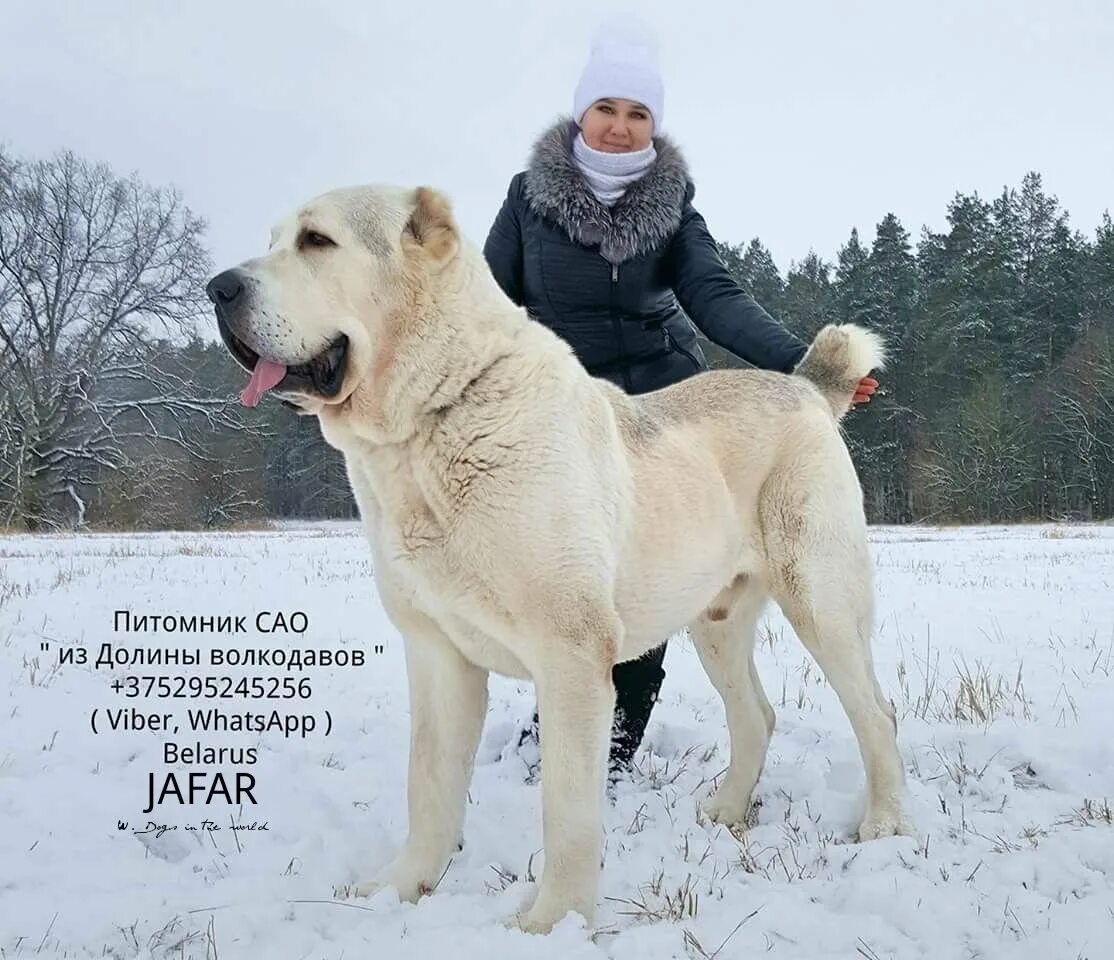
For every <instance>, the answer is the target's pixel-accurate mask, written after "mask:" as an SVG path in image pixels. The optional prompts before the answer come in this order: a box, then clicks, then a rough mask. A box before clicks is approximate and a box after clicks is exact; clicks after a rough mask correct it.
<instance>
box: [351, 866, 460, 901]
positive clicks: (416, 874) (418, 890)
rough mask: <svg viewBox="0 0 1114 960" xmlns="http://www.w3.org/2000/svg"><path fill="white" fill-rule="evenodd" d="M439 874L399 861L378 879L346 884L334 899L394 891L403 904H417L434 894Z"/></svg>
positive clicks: (386, 869)
mask: <svg viewBox="0 0 1114 960" xmlns="http://www.w3.org/2000/svg"><path fill="white" fill-rule="evenodd" d="M439 875H440V874H439V873H438V874H436V875H435V874H434V872H433V871H432V870H423V869H421V868H419V867H415V866H412V865H409V864H407V863H406V862H405V861H403V860H398V861H396V862H395V863H392V864H391V865H390V866H388V867H386V868H385V869H384V870H383V871H382V872H381V873H380V874H379V875H378V876H377V877H375V878H374V879H372V880H365V881H363V882H362V883H355V884H345V885H343V886H339V887H335V888H334V897H336V898H337V899H350V898H352V897H374V896H376V895H377V894H379V893H383V892H385V891H387V890H394V891H395V893H397V894H398V899H399V902H401V903H417V902H418V901H419V900H420V899H421V898H422V897H425V896H428V895H429V894H431V893H433V889H434V887H436V886H437V880H438V877H439Z"/></svg>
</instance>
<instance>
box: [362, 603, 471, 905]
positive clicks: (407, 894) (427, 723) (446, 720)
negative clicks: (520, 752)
mask: <svg viewBox="0 0 1114 960" xmlns="http://www.w3.org/2000/svg"><path fill="white" fill-rule="evenodd" d="M401 628H402V629H403V630H404V636H405V639H406V673H407V678H408V683H409V688H410V770H409V780H408V785H407V806H408V812H409V832H408V835H407V838H406V843H405V844H404V846H403V848H402V851H401V852H400V853H399V855H398V857H397V858H396V859H395V860H394V861H392V862H391V863H390V864H389V865H388V866H387V867H386V868H385V869H384V870H383V871H382V873H381V874H380V875H379V877H377V878H376V879H375V880H374V881H371V882H369V883H362V884H360V885H359V886H358V887H357V894H358V895H359V896H367V895H368V894H369V893H372V892H373V891H375V890H377V889H379V888H380V887H383V886H388V885H389V886H392V887H394V888H395V889H396V890H397V891H398V895H399V899H401V900H409V901H415V900H417V899H418V898H419V897H421V896H423V895H424V894H427V893H430V892H431V891H432V890H433V888H434V886H436V884H437V881H438V880H439V879H440V878H441V875H442V873H443V872H444V870H445V868H446V866H447V864H448V862H449V858H450V857H451V856H452V855H453V853H454V852H455V851H456V849H457V844H458V842H459V838H460V833H461V827H462V826H463V824H464V810H465V803H466V800H467V794H468V784H469V782H470V781H471V779H472V769H473V763H474V761H475V756H476V748H477V746H478V744H479V740H480V733H481V731H482V729H483V721H484V714H485V713H486V711H487V671H486V670H483V669H481V668H479V667H477V666H475V665H474V664H472V663H470V662H469V661H467V660H465V659H464V657H463V656H462V655H461V653H460V651H459V650H457V648H456V647H455V646H453V644H452V642H451V641H450V640H449V638H448V637H447V636H446V635H445V634H444V633H443V632H442V631H441V629H440V628H439V627H438V626H437V625H436V624H435V623H434V622H433V621H432V620H429V619H428V618H427V617H424V616H422V615H420V614H417V613H415V612H410V613H408V614H407V616H406V618H405V620H404V621H403V623H402V624H401Z"/></svg>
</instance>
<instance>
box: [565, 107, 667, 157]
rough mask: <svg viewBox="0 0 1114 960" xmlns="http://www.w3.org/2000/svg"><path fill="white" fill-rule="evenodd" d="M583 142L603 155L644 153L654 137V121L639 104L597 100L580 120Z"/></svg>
mask: <svg viewBox="0 0 1114 960" xmlns="http://www.w3.org/2000/svg"><path fill="white" fill-rule="evenodd" d="M580 131H581V133H583V134H584V142H585V143H586V144H588V146H590V147H591V148H592V149H593V150H600V151H602V152H604V153H630V152H631V151H632V150H645V149H646V148H647V147H648V146H649V145H650V138H651V137H652V136H653V133H654V120H653V117H651V116H650V111H649V110H647V109H646V108H645V107H644V106H642V104H641V103H636V102H635V101H634V100H618V99H612V98H610V97H607V98H604V99H603V100H597V101H596V102H595V103H593V104H592V105H591V106H590V107H589V108H588V109H587V110H585V111H584V116H583V117H582V118H581V120H580Z"/></svg>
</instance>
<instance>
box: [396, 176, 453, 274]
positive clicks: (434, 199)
mask: <svg viewBox="0 0 1114 960" xmlns="http://www.w3.org/2000/svg"><path fill="white" fill-rule="evenodd" d="M405 235H406V238H407V239H408V240H409V241H410V242H411V243H413V244H415V245H416V246H417V247H420V248H421V249H422V251H424V253H425V256H426V257H428V258H429V260H430V262H431V263H433V264H434V265H436V266H438V267H440V266H443V265H444V264H446V263H448V262H449V261H450V260H452V258H453V257H455V256H456V252H457V250H458V249H460V239H459V237H458V236H457V230H456V224H455V223H454V222H453V214H452V210H451V208H450V207H449V201H448V200H447V199H445V197H444V196H443V195H442V194H440V193H438V192H437V191H436V190H432V189H431V188H429V187H418V189H417V190H415V191H414V212H413V213H412V214H411V215H410V222H409V223H407V224H406V234H405Z"/></svg>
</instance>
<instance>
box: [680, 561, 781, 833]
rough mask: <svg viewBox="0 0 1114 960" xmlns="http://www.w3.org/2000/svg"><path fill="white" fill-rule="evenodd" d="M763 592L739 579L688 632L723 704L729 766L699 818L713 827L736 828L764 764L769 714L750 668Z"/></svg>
mask: <svg viewBox="0 0 1114 960" xmlns="http://www.w3.org/2000/svg"><path fill="white" fill-rule="evenodd" d="M765 599H766V589H765V586H764V585H763V584H762V582H761V580H760V579H759V578H758V577H754V576H738V577H736V578H735V580H734V582H733V583H732V584H731V585H730V586H729V587H727V589H725V590H724V591H722V592H721V593H720V595H719V596H718V597H717V598H716V600H715V601H714V602H713V604H712V605H711V606H710V607H709V608H708V609H707V610H705V611H704V613H702V614H701V615H700V617H699V618H698V619H697V620H696V621H695V622H694V623H692V624H691V625H690V626H689V633H690V634H691V636H692V639H693V642H694V643H695V645H696V652H697V654H698V655H699V656H700V662H701V663H702V664H703V665H704V669H705V671H706V672H707V674H708V678H709V679H710V680H711V681H712V685H713V686H714V687H715V688H716V690H717V691H718V692H719V695H720V696H721V697H722V698H723V706H724V712H725V713H726V715H727V729H728V733H729V735H730V739H731V760H730V763H729V765H728V768H727V773H726V774H725V775H724V779H723V782H722V783H721V784H720V786H719V789H718V790H717V791H716V793H715V796H714V797H712V798H711V799H710V800H709V801H707V802H706V803H705V804H704V806H703V809H704V812H705V813H706V814H707V815H708V816H709V817H711V819H713V820H715V821H716V822H717V823H723V824H726V825H731V826H733V825H736V824H741V823H743V822H744V821H745V819H746V815H747V810H748V809H749V807H750V799H751V794H752V793H753V791H754V786H755V784H756V783H757V782H758V777H759V775H760V774H761V772H762V767H763V765H764V764H765V762H766V749H767V747H768V746H769V742H770V734H771V733H772V732H773V729H774V710H773V707H771V706H770V701H769V700H768V699H767V698H766V693H765V691H764V690H763V689H762V682H761V680H759V678H758V671H757V669H756V668H755V666H754V642H755V628H756V626H757V624H758V616H759V614H760V612H761V610H762V604H763V603H764V602H765Z"/></svg>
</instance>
